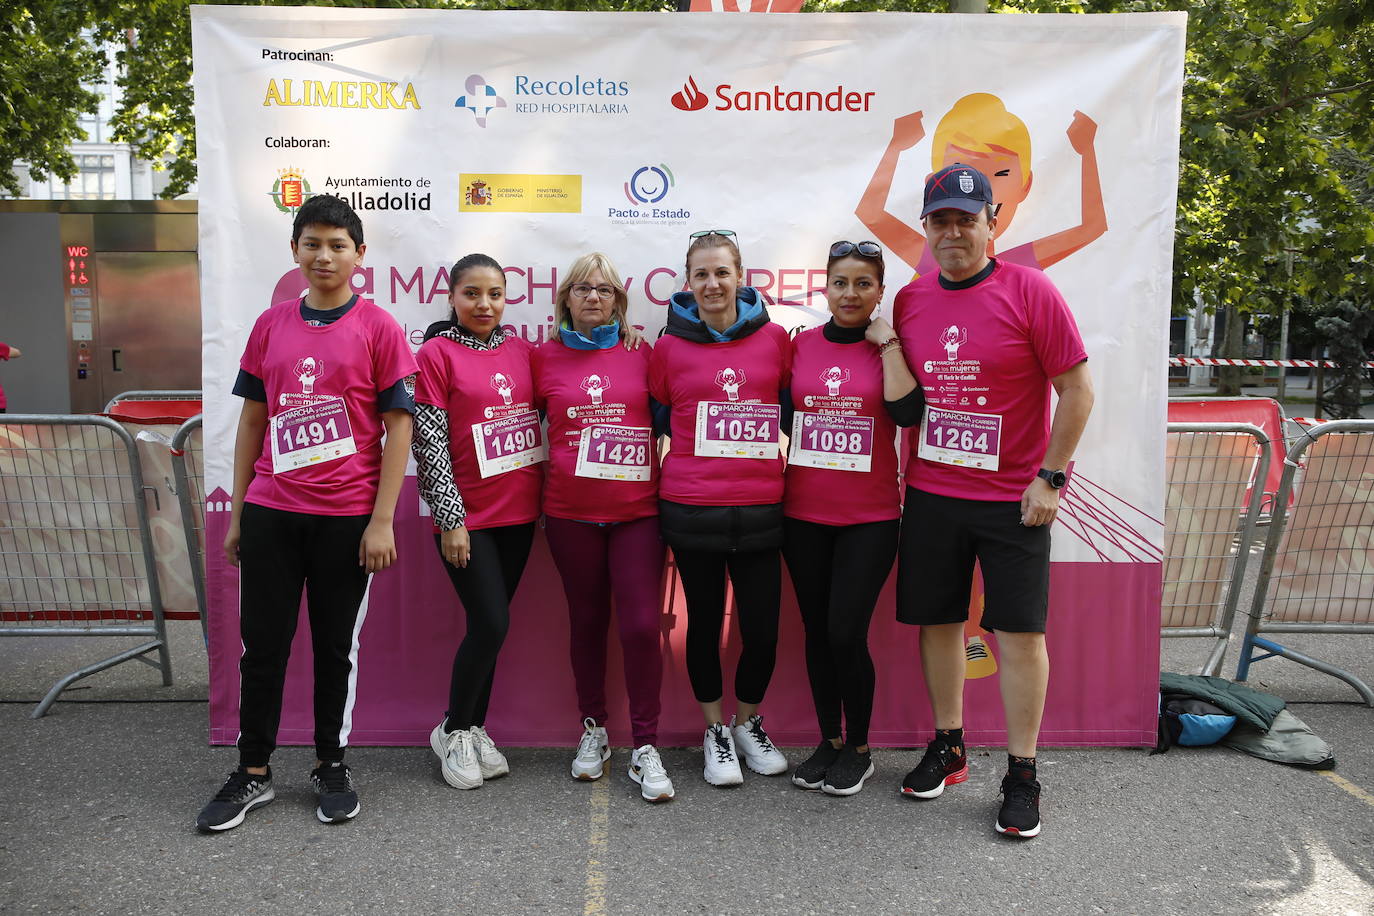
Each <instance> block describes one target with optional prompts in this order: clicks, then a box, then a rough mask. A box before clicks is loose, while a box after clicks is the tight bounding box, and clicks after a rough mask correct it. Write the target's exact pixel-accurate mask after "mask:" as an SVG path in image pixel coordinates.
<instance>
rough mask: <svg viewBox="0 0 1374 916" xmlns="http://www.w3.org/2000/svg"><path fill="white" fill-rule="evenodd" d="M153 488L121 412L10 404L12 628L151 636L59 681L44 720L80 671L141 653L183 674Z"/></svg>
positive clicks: (1, 553)
mask: <svg viewBox="0 0 1374 916" xmlns="http://www.w3.org/2000/svg"><path fill="white" fill-rule="evenodd" d="M144 491H145V487H144V484H143V471H142V467H141V465H140V463H139V460H138V451H137V449H136V447H135V444H134V440H133V438H132V437H131V436H130V435H129V433H128V432H127V431H125V429H124V428H123V427H122V426H121V425H120V424H118V423H116V422H114V421H113V420H110V419H108V418H105V417H98V416H62V415H50V414H43V415H35V414H4V415H0V509H2V510H3V512H4V515H3V517H0V636H132V637H140V638H142V639H143V640H144V641H143V642H141V643H139V644H138V645H136V646H134V647H133V648H131V649H127V650H125V651H123V652H119V653H117V654H115V655H112V656H110V657H109V658H106V659H104V660H102V661H99V662H95V663H94V664H91V665H87V666H85V667H84V668H79V669H77V670H76V671H73V672H72V673H71V674H68V675H66V676H65V677H63V678H61V679H60V680H58V681H57V683H56V684H54V685H53V687H52V689H51V690H49V691H48V693H47V695H46V696H45V697H44V698H43V700H42V701H41V702H40V703H39V704H38V705H37V706H36V707H34V709H33V712H32V713H31V715H32V717H33V718H35V719H37V718H39V717H41V716H43V715H44V714H45V713H46V712H47V711H48V709H49V708H50V707H51V706H52V704H53V703H54V702H56V700H57V697H58V695H59V694H60V693H61V692H62V691H63V690H65V689H66V688H67V687H68V686H69V685H70V684H71V683H73V682H74V681H77V680H80V679H81V678H84V677H87V676H89V675H91V674H95V673H96V672H97V671H103V670H104V669H106V668H110V667H113V666H114V665H117V664H119V663H121V662H125V661H129V660H130V659H137V660H139V661H142V662H145V663H147V664H149V665H152V666H153V667H154V668H158V669H159V670H161V672H162V683H163V686H169V685H171V683H172V662H171V656H170V654H169V652H168V648H167V630H166V625H165V622H164V619H163V615H162V595H161V592H160V590H159V588H158V579H157V569H156V566H155V563H154V558H153V542H152V533H151V529H150V527H149V522H148V507H147V504H146V503H145V502H144V498H145V497H144ZM153 652H156V653H157V661H153V660H152V659H150V658H148V657H147V656H148V655H149V654H151V653H153Z"/></svg>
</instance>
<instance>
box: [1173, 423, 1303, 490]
mask: <svg viewBox="0 0 1374 916" xmlns="http://www.w3.org/2000/svg"><path fill="white" fill-rule="evenodd" d="M1169 422H1170V423H1253V424H1254V425H1255V426H1258V427H1259V428H1260V429H1262V430H1264V434H1265V435H1266V436H1268V437H1269V441H1271V442H1272V443H1274V456H1275V457H1274V460H1273V461H1271V462H1270V463H1269V473H1268V474H1267V475H1266V476H1265V479H1264V501H1263V502H1262V503H1260V511H1261V512H1263V513H1265V514H1266V515H1268V514H1271V513H1272V512H1273V511H1274V497H1275V496H1277V495H1278V492H1279V484H1280V483H1282V482H1283V462H1282V461H1280V460H1279V457H1278V456H1281V455H1283V454H1285V453H1286V452H1287V448H1286V446H1285V443H1286V442H1287V436H1286V433H1285V430H1284V428H1283V407H1282V406H1281V405H1280V404H1279V402H1278V401H1276V400H1274V399H1273V398H1170V399H1169ZM1252 473H1253V472H1252ZM1250 484H1251V487H1253V486H1254V481H1253V480H1251V481H1250ZM1245 497H1246V501H1247V502H1248V501H1249V498H1250V490H1249V489H1248V488H1247V489H1246V491H1245ZM1288 507H1289V508H1290V509H1291V508H1292V507H1293V494H1292V493H1289V494H1288Z"/></svg>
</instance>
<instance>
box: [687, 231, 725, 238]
mask: <svg viewBox="0 0 1374 916" xmlns="http://www.w3.org/2000/svg"><path fill="white" fill-rule="evenodd" d="M734 234H735V230H733V229H703V230H701V231H700V232H693V233H692V234H691V235H689V236H688V238H693V239H704V238H706V236H708V235H721V236H726V237H729V236H732V235H734Z"/></svg>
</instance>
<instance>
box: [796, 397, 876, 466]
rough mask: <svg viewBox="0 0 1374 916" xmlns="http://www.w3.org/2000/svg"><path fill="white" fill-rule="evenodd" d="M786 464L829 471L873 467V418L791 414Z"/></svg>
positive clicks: (799, 412) (801, 412)
mask: <svg viewBox="0 0 1374 916" xmlns="http://www.w3.org/2000/svg"><path fill="white" fill-rule="evenodd" d="M790 442H791V450H790V451H789V452H788V455H787V463H788V464H796V465H800V466H802V467H807V468H823V469H825V470H831V471H861V472H867V471H869V470H870V469H871V468H872V467H873V418H872V417H841V416H835V415H834V414H824V413H810V412H807V411H802V410H799V411H797V412H796V413H795V414H793V415H792V438H791V440H790Z"/></svg>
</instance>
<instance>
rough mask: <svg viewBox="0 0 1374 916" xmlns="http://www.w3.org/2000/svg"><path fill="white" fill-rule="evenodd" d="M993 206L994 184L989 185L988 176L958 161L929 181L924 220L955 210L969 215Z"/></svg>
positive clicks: (927, 181)
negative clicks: (939, 211) (936, 212)
mask: <svg viewBox="0 0 1374 916" xmlns="http://www.w3.org/2000/svg"><path fill="white" fill-rule="evenodd" d="M991 203H992V185H991V184H989V183H988V176H986V175H984V174H983V173H982V172H980V171H978V170H977V169H975V168H974V167H973V166H971V165H964V164H963V163H962V162H956V163H954V164H953V165H947V166H945V167H944V168H942V169H940V171H938V172H936V173H935V174H934V175H931V176H930V177H929V178H927V179H926V194H925V206H924V207H922V208H921V218H922V219H925V218H926V217H927V216H929V215H930V214H931V213H934V212H935V211H936V210H944V209H946V208H951V207H952V208H953V209H955V210H963V211H964V212H965V213H977V212H978V211H979V210H982V209H983V208H984V207H987V206H988V205H989V204H991Z"/></svg>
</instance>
